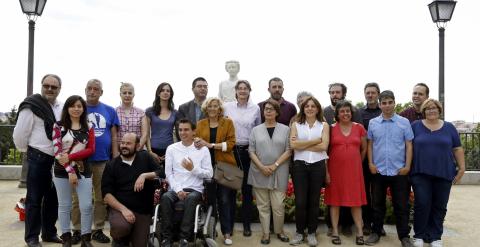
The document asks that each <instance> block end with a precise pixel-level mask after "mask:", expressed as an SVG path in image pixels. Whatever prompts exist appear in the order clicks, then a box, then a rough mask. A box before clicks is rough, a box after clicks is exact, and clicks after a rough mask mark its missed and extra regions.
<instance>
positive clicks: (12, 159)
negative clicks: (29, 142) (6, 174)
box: [5, 148, 22, 165]
mask: <svg viewBox="0 0 480 247" xmlns="http://www.w3.org/2000/svg"><path fill="white" fill-rule="evenodd" d="M5 162H6V163H7V164H12V165H21V164H22V153H20V152H19V151H18V150H16V149H14V148H10V150H9V152H8V155H7V159H6V160H5Z"/></svg>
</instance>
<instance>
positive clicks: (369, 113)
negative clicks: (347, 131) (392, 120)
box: [360, 105, 382, 131]
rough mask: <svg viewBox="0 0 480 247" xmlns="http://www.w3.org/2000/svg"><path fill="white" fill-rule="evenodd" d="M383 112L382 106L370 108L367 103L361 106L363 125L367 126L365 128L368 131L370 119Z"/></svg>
mask: <svg viewBox="0 0 480 247" xmlns="http://www.w3.org/2000/svg"><path fill="white" fill-rule="evenodd" d="M380 114H382V110H381V109H380V107H378V105H377V107H376V108H368V106H367V105H365V106H364V107H362V108H360V117H361V118H362V123H361V124H363V127H365V130H367V131H368V123H369V122H370V119H372V118H376V117H378V116H380Z"/></svg>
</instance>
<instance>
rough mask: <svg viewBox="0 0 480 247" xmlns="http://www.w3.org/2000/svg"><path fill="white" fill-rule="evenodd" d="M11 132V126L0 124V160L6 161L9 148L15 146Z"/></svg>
mask: <svg viewBox="0 0 480 247" xmlns="http://www.w3.org/2000/svg"><path fill="white" fill-rule="evenodd" d="M12 134H13V126H11V125H0V162H6V160H7V157H8V155H9V154H10V149H12V148H15V145H14V144H13V139H12Z"/></svg>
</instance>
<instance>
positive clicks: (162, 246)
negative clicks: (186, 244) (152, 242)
mask: <svg viewBox="0 0 480 247" xmlns="http://www.w3.org/2000/svg"><path fill="white" fill-rule="evenodd" d="M160 247H172V242H171V241H170V240H168V239H164V240H163V241H162V243H161V244H160Z"/></svg>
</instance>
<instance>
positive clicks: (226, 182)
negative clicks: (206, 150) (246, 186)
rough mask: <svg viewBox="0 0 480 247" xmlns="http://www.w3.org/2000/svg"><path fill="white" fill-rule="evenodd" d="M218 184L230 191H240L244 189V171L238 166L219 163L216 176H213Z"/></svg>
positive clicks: (216, 167)
mask: <svg viewBox="0 0 480 247" xmlns="http://www.w3.org/2000/svg"><path fill="white" fill-rule="evenodd" d="M213 178H215V180H216V181H217V183H219V184H221V185H223V186H225V187H228V188H230V189H234V190H239V189H241V188H242V183H243V171H242V170H240V168H238V167H237V166H234V165H230V164H228V163H226V162H222V161H217V165H216V166H215V174H214V176H213Z"/></svg>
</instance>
